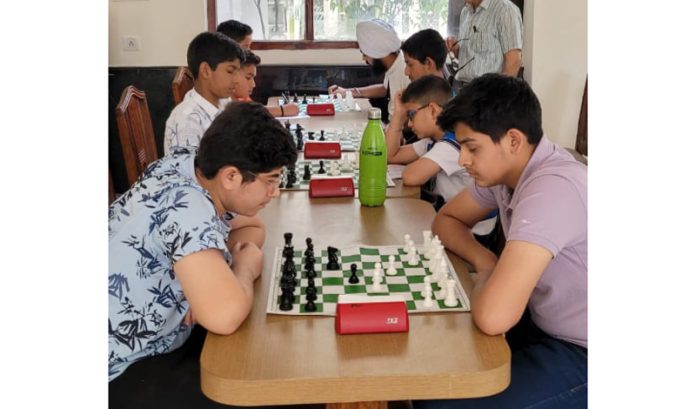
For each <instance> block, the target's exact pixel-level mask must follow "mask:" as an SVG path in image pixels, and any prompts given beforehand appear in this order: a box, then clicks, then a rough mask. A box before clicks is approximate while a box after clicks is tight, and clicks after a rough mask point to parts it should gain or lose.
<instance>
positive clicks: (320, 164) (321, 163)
mask: <svg viewBox="0 0 696 409" xmlns="http://www.w3.org/2000/svg"><path fill="white" fill-rule="evenodd" d="M317 173H319V174H322V175H323V174H324V173H326V169H324V161H323V160H320V161H319V170H318V171H317Z"/></svg>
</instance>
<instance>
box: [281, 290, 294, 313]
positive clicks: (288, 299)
mask: <svg viewBox="0 0 696 409" xmlns="http://www.w3.org/2000/svg"><path fill="white" fill-rule="evenodd" d="M282 291H283V293H282V295H281V296H280V310H281V311H290V310H291V309H292V303H293V301H294V299H295V296H294V295H293V294H292V292H290V291H289V290H287V289H284V290H282Z"/></svg>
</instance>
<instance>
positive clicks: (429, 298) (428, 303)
mask: <svg viewBox="0 0 696 409" xmlns="http://www.w3.org/2000/svg"><path fill="white" fill-rule="evenodd" d="M423 298H424V299H423V307H425V308H433V307H434V306H435V303H433V289H432V288H430V287H426V288H425V294H423Z"/></svg>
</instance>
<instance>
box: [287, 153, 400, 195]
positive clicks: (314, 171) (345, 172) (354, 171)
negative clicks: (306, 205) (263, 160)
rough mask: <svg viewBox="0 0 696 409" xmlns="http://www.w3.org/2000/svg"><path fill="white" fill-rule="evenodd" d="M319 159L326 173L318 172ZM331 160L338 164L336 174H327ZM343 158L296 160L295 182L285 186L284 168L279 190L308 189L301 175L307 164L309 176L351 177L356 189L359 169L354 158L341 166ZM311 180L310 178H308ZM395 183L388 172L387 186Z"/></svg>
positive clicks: (319, 166)
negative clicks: (346, 165) (291, 185)
mask: <svg viewBox="0 0 696 409" xmlns="http://www.w3.org/2000/svg"><path fill="white" fill-rule="evenodd" d="M320 161H323V162H324V170H326V173H323V174H322V173H319V169H320V168H321V164H320V163H319V162H320ZM331 162H338V164H339V173H338V174H336V175H330V174H329V168H330V166H331ZM342 162H343V160H338V159H312V160H309V159H304V160H298V161H297V162H296V163H295V175H296V176H297V181H296V182H295V184H293V187H291V188H287V187H286V186H285V184H286V183H287V173H288V171H287V170H286V171H285V172H284V173H283V175H282V181H281V183H280V190H309V182H310V181H309V180H303V179H302V176H303V175H304V167H305V165H309V169H310V172H311V177H312V178H315V177H351V178H353V186H354V187H355V189H358V179H359V177H358V175H359V173H360V172H359V169H358V167H357V166H356V163H355V160H350V164H351V167H350V169H347V168H346V169H344V168H343V166H342ZM310 180H311V179H310ZM394 186H396V184H395V183H394V180H392V178H391V177H389V174H387V187H394Z"/></svg>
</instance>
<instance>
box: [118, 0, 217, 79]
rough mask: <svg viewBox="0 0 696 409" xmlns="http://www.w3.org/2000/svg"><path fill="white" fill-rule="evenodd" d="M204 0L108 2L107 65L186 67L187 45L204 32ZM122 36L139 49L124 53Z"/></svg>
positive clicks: (121, 0) (205, 25)
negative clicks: (128, 38)
mask: <svg viewBox="0 0 696 409" xmlns="http://www.w3.org/2000/svg"><path fill="white" fill-rule="evenodd" d="M206 20H207V18H206V12H205V0H110V1H109V66H110V67H153V66H178V65H186V48H187V47H188V43H189V42H190V41H191V39H193V37H195V36H196V34H198V33H200V32H201V31H205V30H207V23H206ZM123 36H133V37H136V38H137V40H138V42H139V46H140V50H139V51H124V50H123V45H122V37H123Z"/></svg>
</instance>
